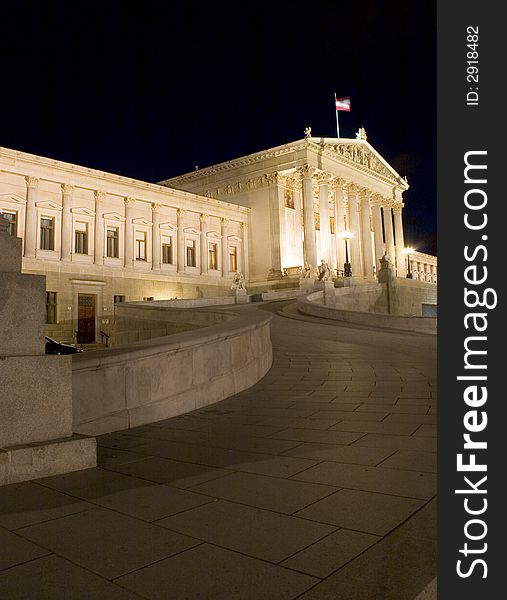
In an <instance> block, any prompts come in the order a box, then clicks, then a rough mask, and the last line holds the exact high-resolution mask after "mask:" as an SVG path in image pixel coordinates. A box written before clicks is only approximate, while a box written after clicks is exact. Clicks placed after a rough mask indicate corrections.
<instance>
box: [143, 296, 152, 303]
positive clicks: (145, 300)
mask: <svg viewBox="0 0 507 600" xmlns="http://www.w3.org/2000/svg"><path fill="white" fill-rule="evenodd" d="M153 300H155V298H154V297H153V296H145V297H144V298H143V301H144V302H153Z"/></svg>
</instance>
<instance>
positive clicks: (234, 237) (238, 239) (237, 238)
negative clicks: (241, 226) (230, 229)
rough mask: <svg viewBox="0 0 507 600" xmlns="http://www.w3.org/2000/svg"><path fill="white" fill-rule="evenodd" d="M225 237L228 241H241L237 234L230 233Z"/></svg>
mask: <svg viewBox="0 0 507 600" xmlns="http://www.w3.org/2000/svg"><path fill="white" fill-rule="evenodd" d="M227 239H228V240H229V241H230V242H241V238H240V237H238V236H237V235H230V236H229V237H228V238H227Z"/></svg>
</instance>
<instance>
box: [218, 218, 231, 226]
mask: <svg viewBox="0 0 507 600" xmlns="http://www.w3.org/2000/svg"><path fill="white" fill-rule="evenodd" d="M230 222H231V221H230V219H228V218H227V217H220V224H221V225H222V227H228V226H229V223H230Z"/></svg>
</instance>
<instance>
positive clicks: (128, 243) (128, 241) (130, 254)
mask: <svg viewBox="0 0 507 600" xmlns="http://www.w3.org/2000/svg"><path fill="white" fill-rule="evenodd" d="M124 202H125V251H124V257H125V268H127V269H132V268H133V267H134V225H133V223H132V214H133V211H134V204H135V200H134V198H125V200H124Z"/></svg>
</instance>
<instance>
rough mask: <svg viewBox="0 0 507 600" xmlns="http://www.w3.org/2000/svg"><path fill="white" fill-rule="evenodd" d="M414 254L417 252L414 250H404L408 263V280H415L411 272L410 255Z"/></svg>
mask: <svg viewBox="0 0 507 600" xmlns="http://www.w3.org/2000/svg"><path fill="white" fill-rule="evenodd" d="M414 252H415V249H414V248H404V249H403V254H406V255H407V263H408V270H407V279H412V278H413V275H412V271H411V270H410V255H411V254H413V253H414Z"/></svg>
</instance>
